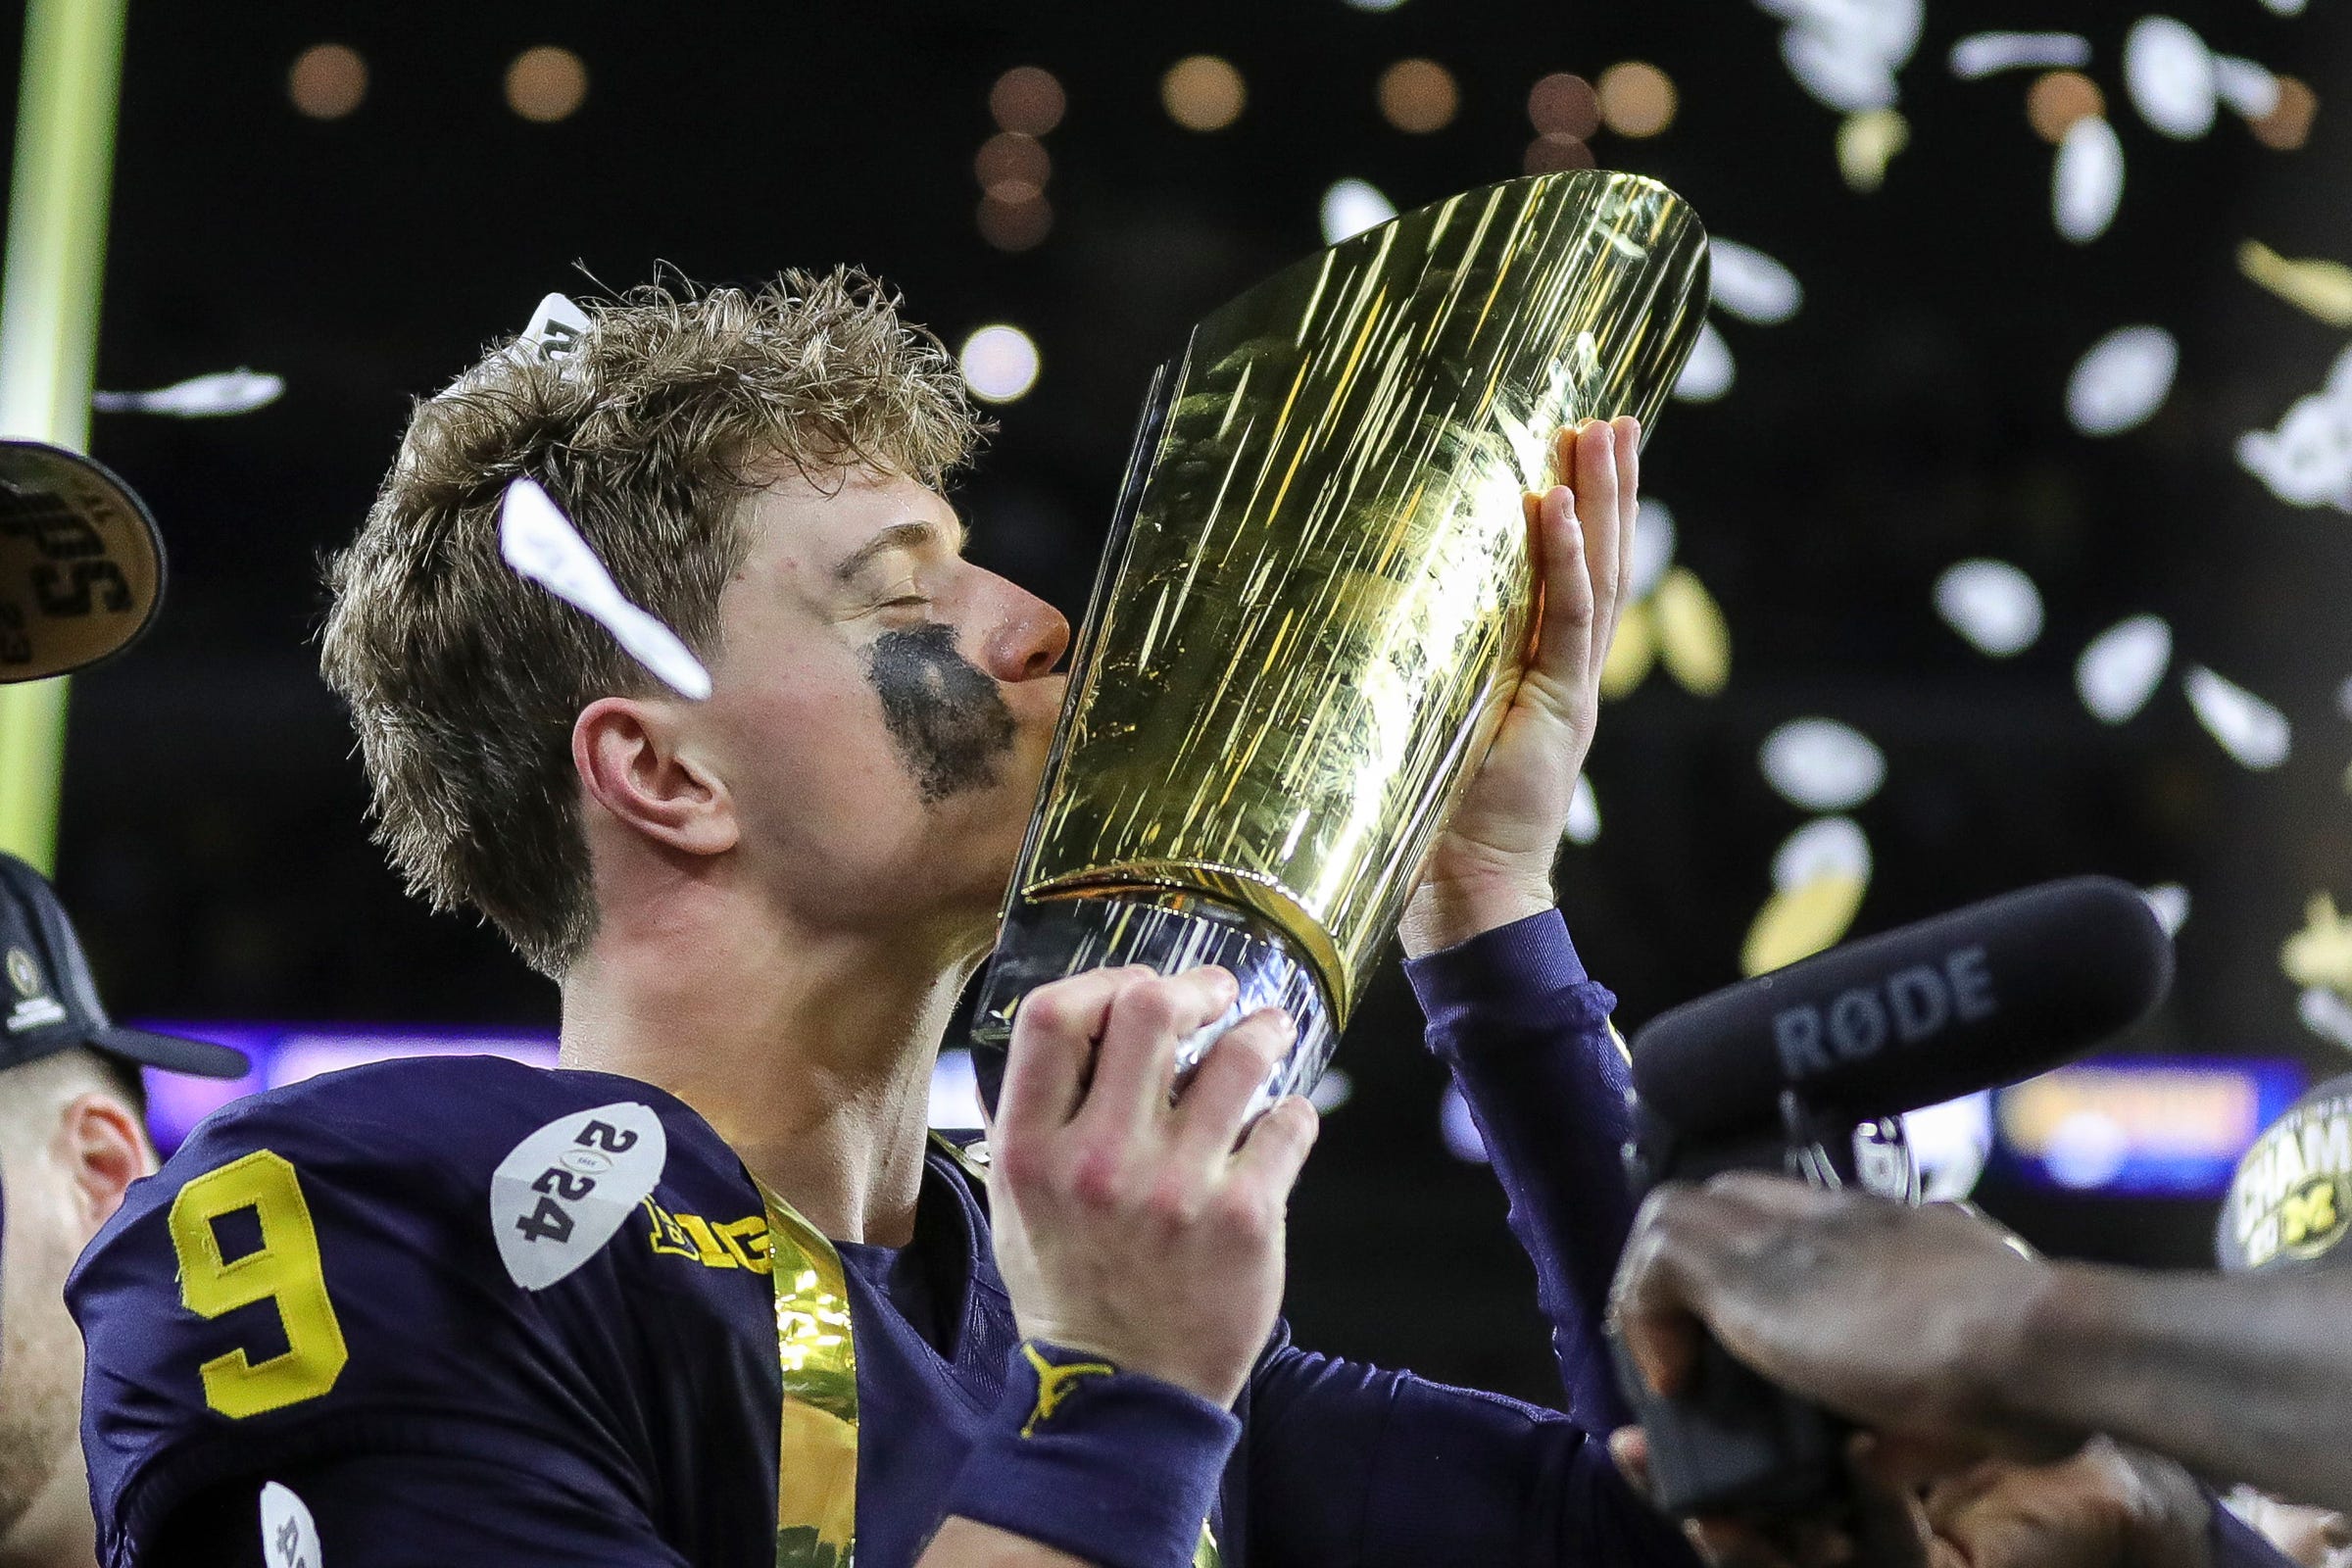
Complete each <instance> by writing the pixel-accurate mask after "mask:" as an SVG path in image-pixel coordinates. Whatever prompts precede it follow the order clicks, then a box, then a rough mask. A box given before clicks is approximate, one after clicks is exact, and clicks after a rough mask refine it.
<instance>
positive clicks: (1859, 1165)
mask: <svg viewBox="0 0 2352 1568" xmlns="http://www.w3.org/2000/svg"><path fill="white" fill-rule="evenodd" d="M2172 971H2173V964H2172V944H2171V939H2170V938H2169V937H2168V936H2167V935H2166V934H2165V931H2164V928H2163V925H2162V923H2161V922H2160V921H2159V920H2158V919H2157V917H2156V914H2155V911H2154V910H2153V909H2151V908H2150V907H2148V905H2147V903H2146V901H2145V900H2144V899H2143V898H2141V896H2140V895H2139V893H2138V892H2137V891H2136V890H2135V889H2133V888H2132V887H2131V886H2130V885H2129V884H2127V883H2123V882H2119V881H2115V880H2113V879H2111V878H2106V877H2078V878H2074V879H2071V880H2068V881H2061V882H2050V883H2044V884H2042V885H2040V886H2038V887H2033V888H2027V889H2025V890H2023V891H2021V892H2017V893H2010V894H2005V895H2003V896H2001V897H1999V898H1995V899H1988V900H1986V901H1985V902H1984V903H1982V904H1974V905H1970V906H1968V907H1965V908H1962V909H1956V910H1954V911H1952V912H1951V913H1949V914H1943V915H1938V916H1936V917H1935V918H1933V919H1929V920H1923V921H1920V922H1919V923H1917V924H1915V925H1909V926H1904V927H1902V928H1900V929H1898V930H1894V931H1889V932H1886V933H1884V934H1882V935H1880V936H1876V937H1872V938H1869V939H1868V940H1865V941H1861V942H1854V943H1849V944H1847V945H1845V946H1843V947H1840V948H1834V949H1832V950H1831V951H1829V952H1827V953H1824V954H1820V955H1818V956H1814V957H1811V958H1807V959H1804V960H1803V961H1801V962H1798V963H1793V964H1790V965H1789V966H1788V967H1787V968H1785V969H1781V970H1777V971H1775V972H1773V973H1771V974H1765V975H1759V976H1757V977H1756V978H1754V979H1752V980H1748V981H1744V982H1742V983H1741V984H1740V985H1737V986H1733V987H1730V988H1729V989H1727V990H1723V991H1718V992H1715V993H1714V994H1712V995H1710V996H1706V997H1701V998H1699V999H1698V1000H1697V1001H1695V1002H1691V1003H1686V1004H1685V1005H1682V1006H1679V1007H1676V1008H1674V1009H1672V1010H1671V1011H1668V1012H1665V1013H1662V1014H1660V1015H1659V1016H1658V1017H1656V1018H1653V1019H1652V1020H1650V1022H1649V1023H1648V1025H1647V1026H1645V1027H1644V1028H1643V1029H1642V1030H1641V1031H1640V1032H1639V1033H1638V1034H1636V1035H1635V1037H1634V1042H1633V1080H1634V1095H1633V1112H1634V1114H1633V1125H1634V1137H1633V1140H1632V1142H1630V1143H1629V1144H1628V1145H1627V1146H1626V1151H1625V1157H1626V1169H1627V1174H1628V1177H1629V1180H1630V1181H1631V1182H1632V1184H1633V1187H1634V1190H1635V1193H1636V1196H1637V1197H1641V1196H1645V1195H1646V1194H1647V1193H1648V1192H1649V1190H1650V1189H1652V1188H1654V1187H1656V1186H1657V1185H1659V1184H1660V1183H1662V1182H1668V1181H1703V1180H1705V1179H1706V1178H1708V1177H1710V1176H1713V1175H1716V1174H1718V1173H1720V1172H1723V1171H1729V1170H1767V1171H1780V1172H1785V1173H1787V1174H1789V1175H1791V1176H1795V1177H1798V1178H1799V1179H1802V1180H1805V1181H1809V1182H1812V1183H1813V1184H1814V1185H1816V1186H1823V1187H1838V1186H1843V1185H1847V1184H1849V1183H1850V1184H1856V1185H1859V1186H1861V1187H1863V1188H1864V1189H1865V1190H1867V1191H1869V1192H1872V1193H1875V1194H1878V1195H1879V1196H1881V1197H1885V1198H1890V1199H1893V1200H1895V1201H1903V1202H1916V1201H1918V1197H1919V1183H1918V1173H1917V1168H1916V1165H1915V1163H1914V1162H1913V1160H1912V1158H1911V1154H1910V1151H1909V1149H1908V1148H1907V1147H1906V1146H1905V1145H1904V1143H1903V1139H1902V1130H1901V1124H1900V1122H1899V1121H1897V1120H1895V1118H1896V1117H1897V1116H1899V1115H1900V1114H1901V1113H1902V1112H1904V1111H1906V1110H1913V1109H1917V1108H1919V1107H1921V1106H1923V1105H1932V1104H1936V1103H1941V1102H1943V1101H1946V1100H1951V1099H1955V1098H1957V1097H1959V1096H1961V1095H1965V1094H1972V1093H1974V1092H1976V1091H1978V1090H1981V1089H1990V1088H1997V1087H1999V1086H2002V1085H2005V1084H2010V1083H2014V1082H2016V1081H2017V1080H2019V1079H2021V1078H2027V1077H2031V1076H2033V1075H2034V1074H2035V1073H2038V1072H2042V1071H2045V1070H2047V1069H2048V1068H2051V1067H2055V1066H2057V1065H2059V1064H2060V1063H2061V1062H2064V1061H2067V1060H2070V1059H2072V1058H2073V1057H2075V1056H2079V1055H2081V1054H2083V1053H2085V1052H2087V1051H2089V1050H2091V1049H2092V1048H2094V1047H2096V1046H2097V1045H2099V1044H2100V1043H2101V1042H2103V1041H2105V1040H2106V1039H2108V1038H2109V1037H2111V1036H2113V1035H2115V1034H2117V1033H2119V1032H2120V1031H2122V1030H2124V1029H2127V1028H2130V1027H2131V1025H2132V1024H2135V1023H2137V1022H2138V1021H2139V1020H2140V1019H2142V1018H2144V1017H2145V1016H2147V1014H2148V1013H2149V1012H2151V1011H2153V1010H2154V1009H2155V1007H2156V1005H2157V1004H2158V1003H2160V1002H2161V1001H2163V999H2164V995H2165V992H2166V991H2167V990H2168V989H2169V987H2170V986H2171V983H2172ZM1612 1345H1613V1347H1614V1348H1615V1349H1616V1353H1617V1362H1618V1381H1619V1383H1620V1384H1621V1385H1622V1386H1623V1388H1624V1390H1625V1394H1626V1397H1627V1398H1628V1399H1629V1400H1630V1401H1631V1402H1632V1404H1633V1405H1634V1407H1635V1409H1636V1410H1637V1411H1638V1412H1639V1414H1640V1416H1641V1418H1642V1427H1643V1429H1644V1430H1645V1431H1646V1433H1647V1434H1648V1437H1649V1446H1650V1467H1651V1473H1652V1476H1653V1478H1654V1481H1655V1484H1656V1491H1657V1498H1658V1502H1659V1505H1660V1506H1661V1507H1663V1508H1664V1509H1665V1510H1666V1511H1667V1512H1669V1513H1673V1514H1678V1515H1684V1516H1691V1517H1695V1516H1701V1515H1712V1514H1740V1513H1759V1512H1762V1513H1773V1512H1793V1511H1798V1510H1804V1509H1811V1508H1817V1507H1820V1506H1823V1505H1825V1504H1829V1503H1833V1502H1835V1501H1836V1500H1837V1498H1838V1495H1839V1494H1840V1493H1841V1492H1842V1490H1843V1484H1844V1482H1843V1464H1842V1459H1841V1451H1840V1450H1841V1448H1842V1444H1843V1439H1844V1435H1845V1429H1844V1427H1843V1425H1842V1424H1841V1423H1840V1422H1839V1421H1838V1420H1837V1418H1835V1417H1833V1416H1832V1415H1830V1414H1829V1413H1828V1412H1827V1411H1824V1410H1822V1409H1820V1408H1818V1407H1816V1406H1814V1405H1811V1404H1808V1403H1806V1402H1805V1401H1803V1400H1800V1399H1797V1398H1796V1397H1793V1396H1791V1395H1789V1394H1787V1393H1785V1392H1783V1391H1782V1390H1780V1389H1778V1388H1776V1387H1774V1386H1773V1385H1772V1384H1770V1383H1767V1382H1766V1381H1765V1380H1764V1379H1762V1378H1761V1377H1759V1376H1757V1375H1756V1374H1755V1373H1754V1372H1752V1371H1750V1370H1749V1369H1748V1368H1747V1367H1745V1366H1743V1365H1741V1364H1740V1362H1738V1361H1736V1360H1734V1359H1733V1358H1732V1357H1731V1355H1730V1354H1729V1353H1728V1352H1726V1351H1725V1350H1724V1349H1723V1348H1722V1347H1721V1346H1719V1345H1717V1344H1716V1343H1715V1342H1714V1341H1713V1339H1711V1338H1710V1339H1708V1340H1707V1341H1706V1342H1705V1344H1704V1346H1703V1348H1702V1351H1701V1355H1700V1358H1699V1364H1698V1367H1697V1369H1696V1372H1695V1375H1694V1377H1693V1378H1692V1380H1691V1385H1690V1386H1689V1388H1687V1389H1686V1391H1685V1392H1683V1393H1681V1394H1678V1395H1677V1396H1675V1397H1672V1398H1663V1397H1659V1396H1658V1395H1656V1394H1653V1393H1651V1392H1650V1390H1649V1387H1648V1385H1647V1384H1646V1383H1644V1382H1643V1381H1642V1377H1641V1374H1640V1372H1639V1371H1638V1370H1637V1369H1636V1368H1635V1367H1634V1366H1633V1364H1632V1362H1631V1360H1630V1359H1629V1358H1628V1357H1627V1356H1626V1354H1625V1352H1624V1349H1623V1347H1622V1346H1621V1345H1616V1343H1615V1340H1614V1336H1613V1335H1612Z"/></svg>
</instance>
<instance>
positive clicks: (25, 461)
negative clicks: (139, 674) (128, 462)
mask: <svg viewBox="0 0 2352 1568" xmlns="http://www.w3.org/2000/svg"><path fill="white" fill-rule="evenodd" d="M163 602H164V539H163V535H162V534H161V533H160V532H158V531H157V529H156V526H155V516H154V515H153V514H152V513H150V512H149V511H148V510H147V504H146V503H145V502H143V501H141V500H140V499H139V497H138V492H137V491H135V490H133V489H131V487H130V486H128V485H126V484H124V483H123V481H122V480H121V479H119V478H117V477H116V476H115V475H114V474H112V473H110V472H108V471H107V470H106V469H105V468H104V467H102V466H99V465H98V464H95V463H93V462H91V461H90V460H89V459H88V458H85V457H83V456H82V455H81V454H80V453H78V452H69V451H67V450H66V449H65V448H64V447H55V446H51V445H49V444H48V443H47V442H45V441H21V440H0V682H7V681H21V680H45V679H47V678H48V677H49V676H52V675H63V674H65V673H66V672H67V671H69V670H74V669H80V668H82V667H83V666H84V665H87V664H94V663H97V662H99V661H100V660H102V659H111V658H113V657H114V656H115V655H117V654H119V653H121V652H122V651H123V649H125V648H128V647H129V646H130V645H131V644H132V643H134V642H136V641H138V639H139V634H140V633H141V632H143V631H145V630H146V629H147V627H148V624H149V622H151V621H153V620H154V619H155V612H156V608H157V607H158V606H159V605H161V604H162V603H163Z"/></svg>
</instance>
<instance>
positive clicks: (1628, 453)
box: [1609, 414, 1642, 610]
mask: <svg viewBox="0 0 2352 1568" xmlns="http://www.w3.org/2000/svg"><path fill="white" fill-rule="evenodd" d="M1609 422H1610V424H1611V426H1612V427H1613V428H1614V429H1615V431H1616V433H1617V520H1618V543H1619V547H1620V548H1619V549H1618V552H1617V597H1616V600H1615V602H1614V605H1613V607H1612V608H1613V609H1620V610H1621V609H1623V608H1624V606H1625V602H1626V601H1627V600H1628V599H1631V598H1632V597H1633V593H1634V530H1635V527H1636V525H1637V524H1638V523H1639V521H1640V519H1641V516H1642V421H1641V420H1640V419H1637V418H1635V417H1633V416H1632V415H1630V414H1621V415H1619V416H1618V417H1616V418H1614V419H1612V420H1610V421H1609Z"/></svg>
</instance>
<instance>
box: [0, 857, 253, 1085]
mask: <svg viewBox="0 0 2352 1568" xmlns="http://www.w3.org/2000/svg"><path fill="white" fill-rule="evenodd" d="M0 961H4V962H5V967H6V975H7V980H6V984H5V985H4V986H0V1005H5V1007H6V1008H7V1012H6V1014H5V1016H4V1017H0V1068H8V1067H14V1066H17V1065H19V1064H21V1063H24V1062H27V1061H32V1060H34V1059H36V1058H38V1057H41V1056H46V1055H49V1054H53V1053H55V1052H60V1051H66V1050H70V1049H72V1048H73V1047H74V1046H89V1047H92V1048H93V1049H95V1050H98V1051H103V1052H105V1053H107V1054H109V1055H114V1056H120V1057H123V1059H124V1060H127V1061H135V1062H141V1063H144V1064H145V1065H147V1066H150V1067H164V1068H168V1069H170V1070H171V1071H172V1072H190V1073H199V1074H201V1075H203V1076H205V1077H207V1078H240V1077H243V1076H244V1074H245V1072H246V1070H247V1063H246V1060H245V1057H244V1055H243V1054H242V1053H239V1052H235V1051H231V1050H229V1049H228V1048H227V1047H226V1046H216V1045H211V1044H208V1043H207V1042H205V1041H201V1040H181V1039H179V1038H178V1037H176V1036H173V1035H158V1034H149V1033H148V1032H147V1031H146V1030H144V1029H125V1028H123V1027H122V1026H121V1025H119V1024H117V1023H116V1022H114V1020H112V1019H111V1018H109V1017H108V1016H107V1015H106V1008H105V1006H104V1005H101V1004H100V1003H99V1001H98V988H97V987H96V986H94V985H92V984H91V983H90V966H89V962H88V960H86V959H85V958H84V957H83V956H82V953H81V939H80V938H79V937H77V936H75V935H74V934H73V922H72V921H71V920H69V919H67V918H66V911H65V907H64V906H62V905H60V904H59V903H58V902H57V894H56V892H55V891H54V890H52V889H51V888H50V886H49V883H48V881H47V879H45V878H44V877H43V876H42V875H41V874H40V873H39V872H38V871H35V870H34V869H33V868H32V867H31V866H29V865H26V864H25V862H24V861H23V860H20V859H18V858H16V857H15V856H13V855H0Z"/></svg>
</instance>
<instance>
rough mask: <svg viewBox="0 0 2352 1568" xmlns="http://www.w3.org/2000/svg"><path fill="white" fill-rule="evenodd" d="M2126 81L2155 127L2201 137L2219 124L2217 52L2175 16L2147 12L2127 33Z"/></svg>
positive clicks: (2184, 138) (2185, 136)
mask: <svg viewBox="0 0 2352 1568" xmlns="http://www.w3.org/2000/svg"><path fill="white" fill-rule="evenodd" d="M2124 85H2125V86H2126V88H2127V89H2129V90H2130V92H2131V103H2132V105H2133V107H2135V108H2136V109H2138V111H2139V118H2140V119H2142V120H2144V121H2146V122H2147V123H2148V126H2149V128H2150V129H2152V130H2155V131H2158V132H2161V133H2162V134H2164V135H2167V136H2170V137H2172V138H2174V139H2175V140H2176V141H2195V140H2196V139H2197V138H2198V137H2199V136H2202V135H2204V134H2205V133H2206V132H2207V131H2209V130H2211V129H2212V128H2213V111H2214V105H2215V101H2216V94H2217V93H2218V92H2219V90H2220V84H2219V82H2218V81H2217V80H2216V79H2215V73H2214V67H2213V51H2212V50H2210V49H2208V48H2206V47H2205V40H2204V39H2202V38H2200V37H2198V36H2197V35H2196V33H2195V32H2193V31H2192V30H2190V28H2189V27H2188V26H2187V25H2185V24H2182V23H2180V22H2176V21H2174V20H2173V19H2172V18H2171V17H2142V18H2140V19H2139V20H2138V21H2137V22H2135V23H2133V24H2132V25H2131V32H2130V33H2129V34H2127V35H2126V36H2125V38H2124Z"/></svg>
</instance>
